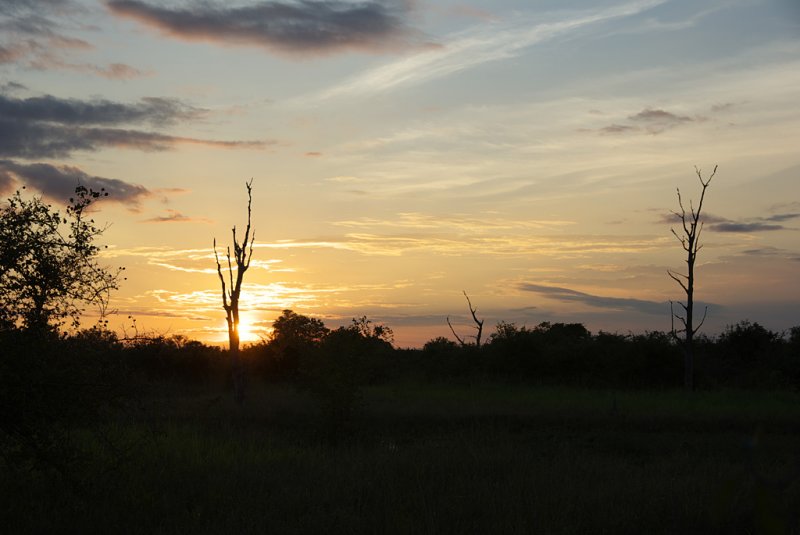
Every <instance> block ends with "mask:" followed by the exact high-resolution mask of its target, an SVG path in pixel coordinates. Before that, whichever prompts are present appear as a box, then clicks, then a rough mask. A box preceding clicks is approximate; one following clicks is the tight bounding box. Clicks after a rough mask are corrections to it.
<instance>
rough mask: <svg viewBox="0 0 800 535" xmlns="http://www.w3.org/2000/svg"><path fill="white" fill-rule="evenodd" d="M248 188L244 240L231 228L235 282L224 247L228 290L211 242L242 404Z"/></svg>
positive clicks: (236, 394)
mask: <svg viewBox="0 0 800 535" xmlns="http://www.w3.org/2000/svg"><path fill="white" fill-rule="evenodd" d="M245 186H247V228H246V229H245V231H244V239H243V240H242V242H241V243H239V242H238V240H237V239H236V225H234V226H233V229H231V233H232V234H233V258H234V260H235V262H236V269H235V271H236V278H235V280H234V275H233V272H234V267H233V262H232V261H231V248H230V246H228V248H227V254H226V256H227V259H228V279H229V281H230V288H228V287H227V286H226V284H225V277H224V276H223V275H222V266H221V265H220V262H219V255H218V254H217V240H216V238H215V239H214V258H215V259H216V261H217V274H218V275H219V281H220V283H221V284H222V308H224V309H225V321H226V322H227V325H228V348H229V350H230V355H231V364H232V367H233V370H232V374H233V397H234V399H235V400H236V403H237V404H239V405H241V404H242V403H243V402H244V369H243V368H242V363H241V359H240V358H239V296H240V295H241V292H242V281H243V280H244V273H245V271H247V268H249V267H250V260H251V259H252V258H253V242H254V241H255V237H256V236H255V232H253V233H252V234H251V232H250V215H251V207H252V203H253V187H252V186H253V179H250V182H245Z"/></svg>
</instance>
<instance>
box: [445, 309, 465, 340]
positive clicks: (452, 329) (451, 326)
mask: <svg viewBox="0 0 800 535" xmlns="http://www.w3.org/2000/svg"><path fill="white" fill-rule="evenodd" d="M447 325H448V326H450V332H452V333H453V336H455V337H456V340H458V343H459V344H461V345H462V346H465V345H467V344H466V342H464V340H463V339H462V338H461V337H460V336H458V333H456V330H455V329H454V328H453V324H452V323H450V316H447Z"/></svg>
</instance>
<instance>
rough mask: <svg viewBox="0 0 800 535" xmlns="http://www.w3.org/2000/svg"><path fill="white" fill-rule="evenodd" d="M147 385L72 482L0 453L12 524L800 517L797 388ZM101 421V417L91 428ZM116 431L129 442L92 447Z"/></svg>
mask: <svg viewBox="0 0 800 535" xmlns="http://www.w3.org/2000/svg"><path fill="white" fill-rule="evenodd" d="M219 393H220V391H219V390H218V389H216V390H214V389H208V390H184V391H182V392H181V393H180V394H174V393H173V394H170V395H161V396H150V397H149V398H148V399H149V401H148V406H147V408H146V410H144V411H143V412H141V413H138V412H137V413H132V414H128V415H127V416H126V417H125V418H120V419H119V420H118V421H116V422H114V423H112V424H109V425H105V426H103V429H101V430H98V429H94V430H86V431H84V432H82V433H80V436H79V437H78V438H77V440H78V441H79V443H81V444H82V445H83V449H84V450H85V451H88V452H89V455H88V456H87V457H86V459H85V462H83V463H82V464H80V466H81V474H80V475H81V479H82V480H83V481H85V482H87V483H88V484H87V486H86V488H85V489H84V492H83V493H81V492H76V491H74V490H73V489H71V488H70V487H69V486H68V485H67V484H66V483H65V482H63V481H61V480H60V479H58V478H54V477H53V476H52V475H46V474H44V473H42V472H41V471H23V470H20V469H19V467H12V466H9V465H4V464H0V483H2V487H1V488H0V503H2V506H0V507H1V509H0V514H1V515H2V516H0V525H3V526H5V528H4V531H6V532H8V533H59V532H61V533H65V532H70V533H165V534H166V533H176V534H177V533H192V534H197V533H240V534H241V533H800V523H799V521H800V517H799V516H798V511H800V477H799V476H800V395H798V394H797V393H787V392H753V391H747V392H739V391H720V392H708V393H702V392H701V393H695V394H693V395H690V396H687V395H686V394H684V393H682V392H616V393H615V392H612V391H601V390H581V389H561V388H545V387H525V386H507V385H497V384H475V385H466V384H465V385H424V384H410V385H388V386H382V387H375V388H372V389H368V390H367V391H366V392H365V395H364V400H363V403H362V410H361V411H360V412H359V414H358V415H357V416H356V417H355V418H354V419H353V420H352V421H351V422H350V423H349V424H348V425H347V426H346V427H345V428H344V429H338V430H337V432H336V433H333V430H332V428H331V426H330V425H329V423H328V422H325V421H323V419H322V418H321V417H320V415H319V413H318V412H317V411H316V407H315V405H314V403H313V401H312V400H311V399H309V398H307V397H305V396H304V395H302V394H299V393H296V392H295V391H294V390H293V389H292V388H291V387H283V386H258V387H255V386H254V387H253V389H251V392H250V394H249V398H248V401H247V403H246V406H245V407H244V408H243V409H237V408H236V407H234V406H233V404H232V402H231V401H230V399H229V398H230V396H229V395H223V397H218V395H219ZM97 431H102V432H101V433H98V432H97ZM108 437H110V438H112V439H113V440H114V442H115V443H117V444H123V445H124V448H125V450H124V452H123V453H122V462H117V461H118V457H116V456H110V455H109V453H108V452H109V450H108V448H106V447H103V440H104V439H105V438H108Z"/></svg>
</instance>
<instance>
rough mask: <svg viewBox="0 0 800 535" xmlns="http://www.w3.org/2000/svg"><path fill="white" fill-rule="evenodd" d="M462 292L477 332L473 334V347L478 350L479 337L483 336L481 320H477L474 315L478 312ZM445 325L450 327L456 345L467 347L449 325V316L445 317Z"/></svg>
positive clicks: (450, 324) (465, 293) (479, 345)
mask: <svg viewBox="0 0 800 535" xmlns="http://www.w3.org/2000/svg"><path fill="white" fill-rule="evenodd" d="M462 291H463V293H464V297H466V298H467V305H469V313H470V314H471V315H472V321H474V322H475V331H477V332H476V333H475V347H477V348H480V347H481V336H482V335H483V320H479V319H478V316H477V315H476V312H478V310H477V309H476V308H475V307H473V306H472V301H470V300H469V296H468V295H467V292H466V291H465V290H462ZM447 325H448V326H449V327H450V331H451V332H452V333H453V336H455V337H456V340H458V343H459V344H461V345H462V346H465V345H467V342H466V341H464V338H461V337H460V336H458V333H456V330H455V329H454V328H453V324H452V323H450V316H447Z"/></svg>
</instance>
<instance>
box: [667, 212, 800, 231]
mask: <svg viewBox="0 0 800 535" xmlns="http://www.w3.org/2000/svg"><path fill="white" fill-rule="evenodd" d="M795 218H800V214H797V213H787V214H775V215H771V216H767V217H759V218H752V219H750V220H749V221H735V220H733V219H727V218H724V217H719V216H715V215H712V214H704V215H703V216H702V218H701V221H702V222H703V223H704V225H705V228H707V229H709V230H713V231H716V232H735V233H749V232H769V231H774V230H785V229H787V228H788V227H786V226H784V225H779V224H777V223H781V222H784V221H790V220H792V219H795ZM659 222H660V223H668V224H670V225H678V226H679V225H680V224H681V218H680V216H679V215H677V214H674V213H669V214H662V216H661V219H660V220H659Z"/></svg>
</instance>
